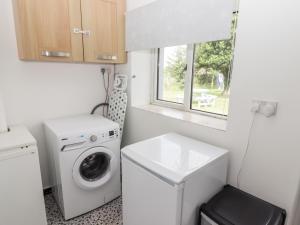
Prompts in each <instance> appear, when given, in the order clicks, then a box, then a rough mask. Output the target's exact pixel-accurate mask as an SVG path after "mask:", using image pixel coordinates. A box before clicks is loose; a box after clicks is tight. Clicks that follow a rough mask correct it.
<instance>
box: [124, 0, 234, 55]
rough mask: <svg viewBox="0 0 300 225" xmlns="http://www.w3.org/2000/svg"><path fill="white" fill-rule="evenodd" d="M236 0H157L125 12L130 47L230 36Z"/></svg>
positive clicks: (158, 45) (156, 46) (136, 48)
mask: <svg viewBox="0 0 300 225" xmlns="http://www.w3.org/2000/svg"><path fill="white" fill-rule="evenodd" d="M234 10H235V1H234V0H156V1H154V2H152V3H149V4H147V5H144V6H141V7H139V8H136V9H133V10H130V11H128V12H127V14H126V49H127V51H135V50H146V49H151V48H160V47H167V46H175V45H182V44H192V43H203V42H208V41H216V40H223V39H229V38H230V27H231V21H232V12H233V11H234Z"/></svg>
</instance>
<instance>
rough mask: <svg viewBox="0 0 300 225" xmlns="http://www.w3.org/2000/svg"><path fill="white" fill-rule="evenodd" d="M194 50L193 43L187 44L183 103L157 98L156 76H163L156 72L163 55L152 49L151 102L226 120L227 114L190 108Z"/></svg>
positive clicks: (161, 62) (160, 66)
mask: <svg viewBox="0 0 300 225" xmlns="http://www.w3.org/2000/svg"><path fill="white" fill-rule="evenodd" d="M194 50H195V45H194V44H189V45H187V57H186V58H187V71H186V76H185V82H184V101H183V104H180V103H175V102H169V101H164V100H160V99H159V98H158V86H159V85H158V77H163V76H161V75H162V74H158V73H163V69H160V68H163V60H164V57H163V52H161V50H158V49H156V50H155V51H154V54H153V58H154V60H153V68H154V70H153V88H152V90H153V93H152V99H151V100H152V104H154V105H158V106H162V107H168V108H174V109H178V110H181V111H185V112H190V113H195V114H200V115H204V116H210V117H215V118H218V119H224V120H226V119H227V118H228V115H219V114H215V113H210V112H205V111H200V110H195V109H192V107H191V101H192V91H193V69H194V68H193V67H194ZM159 54H160V55H159Z"/></svg>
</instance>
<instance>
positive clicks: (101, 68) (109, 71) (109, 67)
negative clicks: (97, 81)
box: [100, 65, 112, 75]
mask: <svg viewBox="0 0 300 225" xmlns="http://www.w3.org/2000/svg"><path fill="white" fill-rule="evenodd" d="M102 70H105V73H108V74H109V75H111V73H112V67H111V66H109V65H102V66H100V71H102Z"/></svg>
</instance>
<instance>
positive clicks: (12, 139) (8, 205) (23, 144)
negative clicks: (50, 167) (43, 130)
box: [0, 126, 47, 225]
mask: <svg viewBox="0 0 300 225" xmlns="http://www.w3.org/2000/svg"><path fill="white" fill-rule="evenodd" d="M0 178H1V181H0V224H1V225H46V224H47V220H46V212H45V203H44V198H43V189H42V180H41V173H40V164H39V157H38V149H37V146H36V141H35V139H34V138H33V137H32V135H31V134H30V133H29V132H28V130H27V129H26V128H25V127H23V126H11V127H10V131H9V132H6V133H1V134H0Z"/></svg>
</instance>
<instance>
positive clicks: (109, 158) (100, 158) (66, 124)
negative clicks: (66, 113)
mask: <svg viewBox="0 0 300 225" xmlns="http://www.w3.org/2000/svg"><path fill="white" fill-rule="evenodd" d="M45 133H46V137H47V145H48V150H49V152H50V162H51V163H50V164H51V168H52V169H51V170H52V178H53V179H52V182H53V184H54V187H53V189H52V190H53V193H54V197H55V199H56V201H57V203H58V205H59V207H60V209H61V211H62V213H63V215H64V217H65V219H66V220H68V219H70V218H73V217H76V216H79V215H81V214H84V213H86V212H88V211H90V210H93V209H95V208H97V207H100V206H102V205H104V204H105V203H107V202H110V201H111V200H113V199H115V198H117V197H118V196H120V194H121V184H120V183H121V182H120V130H119V125H118V124H117V123H114V122H112V121H110V120H108V119H106V118H104V117H101V116H97V115H81V116H74V117H68V118H61V119H55V120H50V121H47V122H45Z"/></svg>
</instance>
